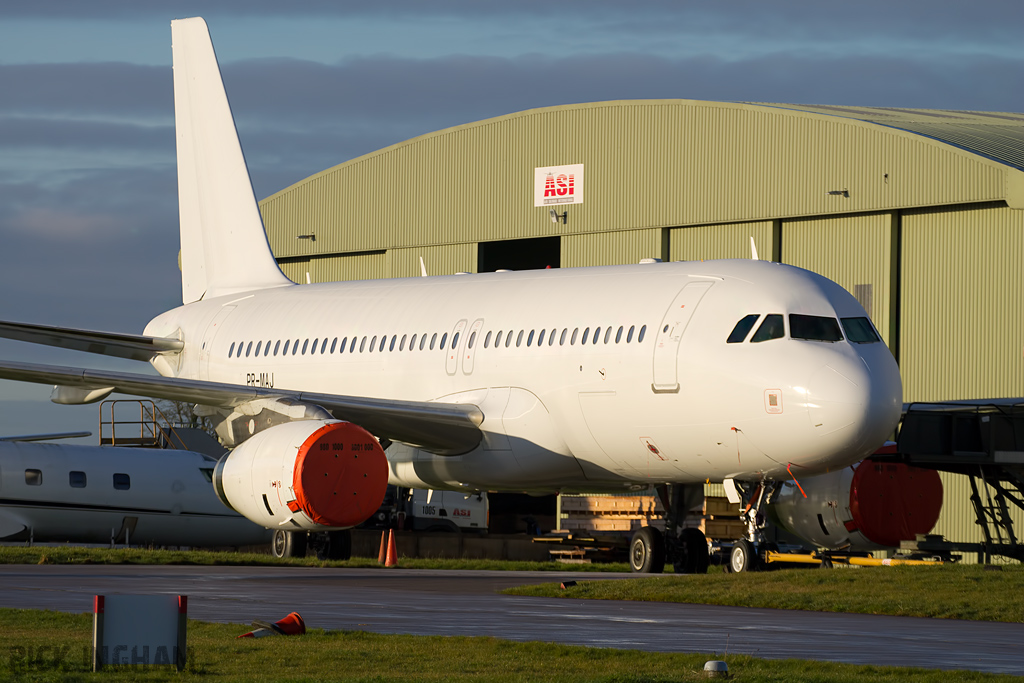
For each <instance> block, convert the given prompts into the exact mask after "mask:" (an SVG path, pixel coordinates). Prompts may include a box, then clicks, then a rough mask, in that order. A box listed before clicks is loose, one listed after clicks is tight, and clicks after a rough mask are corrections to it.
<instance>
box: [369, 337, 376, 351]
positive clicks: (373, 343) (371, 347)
mask: <svg viewBox="0 0 1024 683" xmlns="http://www.w3.org/2000/svg"><path fill="white" fill-rule="evenodd" d="M375 348H377V335H373V339H371V340H370V353H373V350H374V349H375Z"/></svg>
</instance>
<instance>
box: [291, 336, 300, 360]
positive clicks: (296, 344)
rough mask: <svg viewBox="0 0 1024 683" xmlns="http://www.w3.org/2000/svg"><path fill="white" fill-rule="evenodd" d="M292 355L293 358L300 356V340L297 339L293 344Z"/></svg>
mask: <svg viewBox="0 0 1024 683" xmlns="http://www.w3.org/2000/svg"><path fill="white" fill-rule="evenodd" d="M292 355H293V356H297V355H299V340H298V339H296V340H295V341H293V342H292Z"/></svg>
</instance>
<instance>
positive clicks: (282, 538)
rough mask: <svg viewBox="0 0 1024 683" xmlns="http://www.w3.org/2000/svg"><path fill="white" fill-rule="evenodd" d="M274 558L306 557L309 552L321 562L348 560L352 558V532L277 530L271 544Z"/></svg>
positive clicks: (344, 530)
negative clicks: (314, 554)
mask: <svg viewBox="0 0 1024 683" xmlns="http://www.w3.org/2000/svg"><path fill="white" fill-rule="evenodd" d="M270 549H271V552H272V553H273V555H274V557H305V556H306V552H307V551H310V550H311V551H313V552H314V553H316V556H317V559H320V560H347V559H349V558H350V557H352V531H351V529H343V530H341V531H317V532H313V533H307V532H305V531H285V530H283V529H277V530H275V531H274V538H273V540H272V541H271V544H270Z"/></svg>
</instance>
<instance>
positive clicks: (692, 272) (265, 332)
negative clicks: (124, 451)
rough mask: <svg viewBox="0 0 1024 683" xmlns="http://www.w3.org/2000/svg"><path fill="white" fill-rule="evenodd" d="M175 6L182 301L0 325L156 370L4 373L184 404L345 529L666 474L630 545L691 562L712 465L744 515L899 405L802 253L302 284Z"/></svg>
mask: <svg viewBox="0 0 1024 683" xmlns="http://www.w3.org/2000/svg"><path fill="white" fill-rule="evenodd" d="M171 27H172V39H173V62H174V97H175V119H176V129H177V149H178V193H179V213H180V232H181V270H182V301H183V305H182V306H181V307H178V308H175V309H173V310H171V311H168V312H166V313H163V314H161V315H159V316H157V317H156V318H154V319H153V320H152V321H151V322H150V323H149V325H148V326H147V327H146V329H145V332H144V334H142V335H129V334H118V333H106V332H102V333H101V332H92V331H84V330H76V329H67V328H57V327H49V326H42V325H29V324H21V323H0V335H3V336H6V337H8V338H12V339H18V340H22V341H28V342H35V343H42V344H50V345H53V346H59V347H64V348H71V349H77V350H81V351H88V352H92V353H101V354H108V355H113V356H119V357H123V358H131V359H135V360H140V361H149V362H151V363H152V365H153V367H155V368H156V369H157V371H158V372H159V373H160V375H161V377H158V378H154V377H152V376H147V375H141V374H132V373H122V372H109V371H99V370H88V369H78V368H66V367H52V366H45V365H39V364H27V363H16V362H0V378H7V379H14V380H21V381H29V382H39V383H47V384H55V385H57V386H55V388H54V391H53V395H52V399H53V400H54V401H56V402H58V403H83V402H91V401H96V400H100V399H102V398H103V397H105V396H107V395H108V394H109V393H111V392H113V391H118V392H121V393H127V394H135V395H142V396H151V397H155V398H168V399H174V400H182V401H189V402H194V403H195V404H196V411H197V412H198V413H200V414H203V415H209V416H212V417H214V418H215V419H216V420H218V422H219V427H218V433H219V434H220V436H221V437H222V439H223V442H224V443H225V445H227V446H229V447H230V446H233V447H234V450H233V451H232V452H231V453H230V455H229V456H228V457H226V458H225V459H223V460H222V461H221V463H220V464H219V465H218V467H217V470H216V473H215V484H216V486H217V488H218V492H219V495H220V496H221V499H222V500H223V501H224V502H225V503H226V504H228V505H229V506H230V507H232V508H233V509H235V510H237V511H238V512H240V513H242V514H243V515H245V516H246V517H248V518H249V519H251V520H253V521H255V522H257V523H258V524H261V525H263V526H266V527H268V528H273V529H277V530H278V531H280V532H282V533H283V532H285V531H291V532H298V533H301V532H304V531H320V530H324V529H341V528H346V527H351V526H354V525H356V524H358V523H359V522H361V521H362V520H363V519H366V518H367V517H369V516H370V515H371V514H373V512H374V511H376V509H377V507H378V505H379V503H380V500H381V498H382V496H383V492H384V487H385V485H386V484H387V483H388V482H389V481H390V482H391V483H392V484H396V485H399V486H405V487H411V488H433V489H456V490H461V491H467V492H472V491H484V490H490V491H495V490H509V491H528V492H538V493H540V492H556V491H629V490H634V489H638V488H642V487H647V486H650V485H652V484H653V485H663V484H672V485H682V486H676V487H675V493H673V494H671V495H666V500H667V501H668V504H667V505H666V508H667V509H669V510H670V511H671V512H672V516H671V518H670V521H669V531H668V533H667V534H666V535H665V536H664V537H662V535H661V534H660V533H658V532H657V531H655V530H653V529H650V528H648V529H646V530H644V531H642V532H641V533H639V534H638V535H637V537H636V538H635V539H634V542H633V545H632V551H631V552H632V561H633V564H634V568H636V569H638V570H644V571H660V570H661V567H662V566H663V565H664V562H665V559H666V554H667V558H668V560H669V561H672V562H674V563H675V564H676V565H677V567H679V568H680V569H683V570H691V571H700V570H701V569H702V568H706V566H707V547H706V543H705V539H704V537H703V535H702V534H700V532H699V531H697V532H695V531H694V530H683V529H681V528H679V527H678V525H677V524H676V522H677V521H679V520H681V515H683V514H685V510H686V509H687V505H686V501H685V500H684V499H687V498H690V497H692V495H694V494H695V493H696V494H699V495H702V493H701V491H702V485H703V483H704V482H705V481H708V480H711V481H723V480H728V481H730V482H733V483H735V487H734V488H736V489H738V490H740V491H741V492H742V493H743V494H744V495H745V496H746V497H747V499H748V500H749V502H750V505H751V509H752V510H754V511H757V510H760V509H761V508H762V506H763V505H764V503H765V500H766V499H767V498H768V497H769V495H770V493H771V492H772V491H773V490H774V489H775V488H777V486H778V485H779V482H780V481H781V480H785V479H790V478H791V477H793V476H796V477H800V476H805V475H811V474H814V473H820V472H826V471H829V470H832V469H835V468H841V467H845V466H847V465H850V464H851V463H854V462H857V461H859V460H861V459H862V458H864V457H865V456H867V455H869V454H871V453H872V452H873V451H874V450H875V449H876V448H877V447H878V446H879V445H880V444H881V443H882V442H883V441H884V440H885V439H886V437H888V436H889V435H890V434H891V433H892V431H893V429H894V427H895V426H896V423H897V421H898V419H899V417H900V409H901V405H902V387H901V383H900V376H899V371H898V369H897V367H896V363H895V362H894V360H893V357H892V355H891V354H890V353H889V350H888V348H886V346H885V344H883V343H882V342H881V340H880V338H879V336H878V333H877V332H876V330H875V329H874V327H873V326H872V324H871V322H870V320H869V319H868V316H867V313H865V311H864V309H863V308H862V307H861V306H860V304H858V303H857V301H856V299H854V298H853V296H851V295H850V294H849V293H848V292H846V291H845V290H844V289H843V288H842V287H840V286H839V285H837V284H835V283H834V282H831V281H830V280H828V279H826V278H824V277H821V276H819V275H816V274H815V273H812V272H809V271H806V270H802V269H799V268H795V267H792V266H787V265H783V264H779V263H769V262H765V261H757V260H722V261H707V262H680V263H650V264H638V265H632V266H628V265H627V266H612V267H595V268H573V269H561V270H558V269H553V270H543V271H527V272H505V273H483V274H476V275H454V276H447V277H426V278H408V279H394V280H376V281H361V282H336V283H325V284H315V285H296V284H294V283H292V282H291V281H290V280H288V279H287V278H286V277H285V276H284V275H283V274H282V273H281V271H280V269H279V268H278V266H277V264H276V262H275V261H274V257H273V255H272V253H271V251H270V248H269V246H268V244H267V239H266V233H265V230H264V227H263V223H262V220H261V218H260V213H259V209H258V207H257V203H256V200H255V198H254V195H253V190H252V187H251V184H250V181H249V176H248V172H247V169H246V165H245V160H244V157H243V155H242V150H241V146H240V144H239V141H238V136H237V133H236V130H235V127H234V122H233V119H232V115H231V110H230V107H229V105H228V100H227V96H226V94H225V91H224V87H223V83H222V81H221V77H220V70H219V67H218V65H217V61H216V57H215V55H214V51H213V45H212V42H211V40H210V36H209V32H208V30H207V27H206V24H205V22H204V21H203V20H202V19H199V18H193V19H183V20H177V21H174V22H172V24H171ZM385 450H386V454H385ZM662 490H663V491H667V490H666V489H662ZM669 498H671V500H668V499H669ZM755 517H758V516H757V515H751V519H752V520H753V519H755ZM760 518H763V515H761V516H760ZM762 525H763V522H759V521H751V524H750V539H749V541H748V542H747V545H746V546H742V544H741V546H742V547H741V551H745V552H747V553H748V554H749V553H751V552H752V551H753V550H754V546H753V545H752V543H753V542H757V541H758V540H759V539H760V529H761V526H762ZM298 533H295V534H292V535H293V536H296V537H297V536H298ZM698 537H699V538H698Z"/></svg>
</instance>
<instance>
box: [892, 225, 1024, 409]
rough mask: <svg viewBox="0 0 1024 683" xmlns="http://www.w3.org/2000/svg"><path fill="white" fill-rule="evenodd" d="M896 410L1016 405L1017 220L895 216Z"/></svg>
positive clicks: (1020, 276)
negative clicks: (947, 404)
mask: <svg viewBox="0 0 1024 683" xmlns="http://www.w3.org/2000/svg"><path fill="white" fill-rule="evenodd" d="M901 310H902V328H901V340H900V344H901V351H900V370H901V372H902V375H903V398H904V400H905V401H941V400H949V399H954V398H991V397H1011V396H1024V359H1022V357H1021V352H1022V349H1024V211H1015V210H1013V209H1008V208H989V209H960V210H950V211H942V212H907V213H906V215H904V216H903V289H902V302H901Z"/></svg>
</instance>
